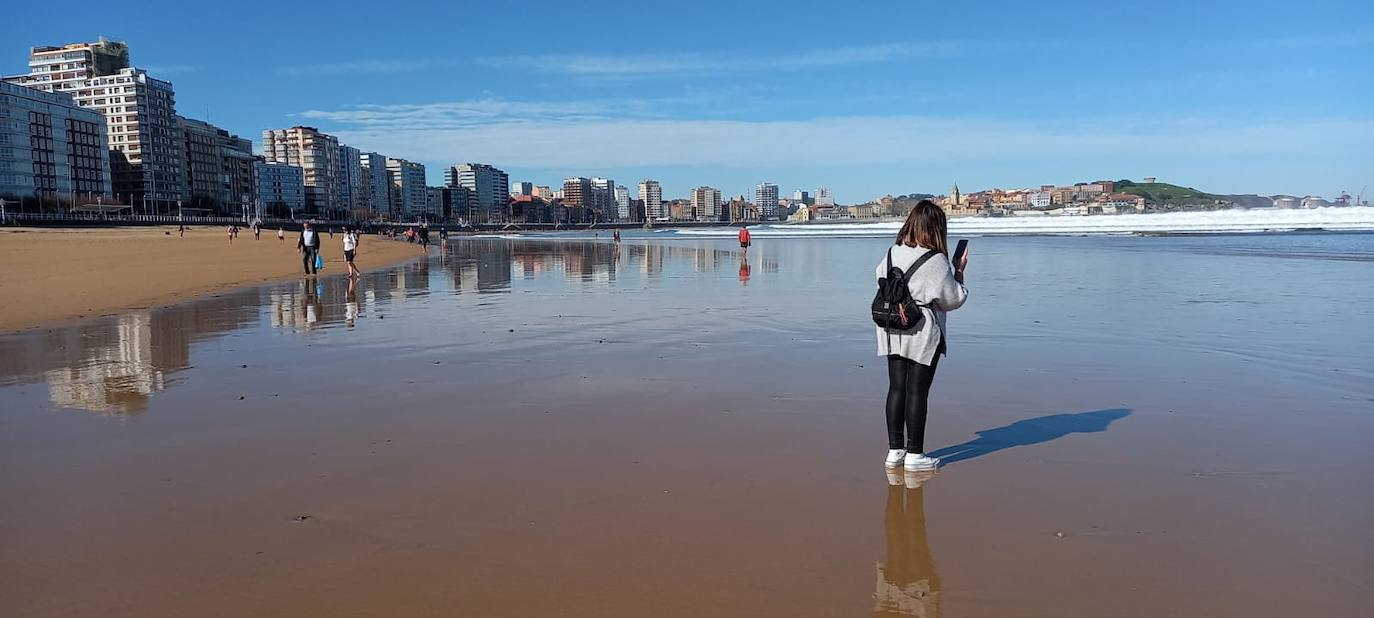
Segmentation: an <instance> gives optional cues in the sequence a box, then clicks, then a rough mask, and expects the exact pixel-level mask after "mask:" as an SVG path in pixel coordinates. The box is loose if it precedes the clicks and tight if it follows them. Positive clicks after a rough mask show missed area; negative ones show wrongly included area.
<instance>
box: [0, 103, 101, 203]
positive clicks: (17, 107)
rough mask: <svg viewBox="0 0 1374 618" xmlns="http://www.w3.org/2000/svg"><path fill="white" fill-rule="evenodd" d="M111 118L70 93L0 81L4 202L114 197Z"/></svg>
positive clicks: (0, 193) (0, 180)
mask: <svg viewBox="0 0 1374 618" xmlns="http://www.w3.org/2000/svg"><path fill="white" fill-rule="evenodd" d="M105 140H106V134H105V118H104V116H102V115H101V114H100V113H99V112H96V111H94V110H90V109H85V108H83V107H81V106H80V105H78V104H77V102H76V100H75V99H74V98H72V96H71V95H70V94H69V93H65V92H44V91H41V90H35V89H33V88H27V87H24V86H19V85H15V84H10V83H5V82H0V198H4V199H10V200H21V199H25V198H39V199H40V200H42V199H47V198H54V199H59V200H60V199H62V198H63V197H65V199H66V200H68V201H70V200H72V199H73V195H75V199H76V201H77V202H78V203H81V202H93V201H96V200H99V199H107V198H111V197H112V196H113V194H112V192H111V186H112V185H111V176H110V155H109V150H107V149H106V146H105Z"/></svg>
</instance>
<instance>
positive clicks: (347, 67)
mask: <svg viewBox="0 0 1374 618" xmlns="http://www.w3.org/2000/svg"><path fill="white" fill-rule="evenodd" d="M454 64H455V63H454V62H453V61H452V60H447V59H444V58H412V59H359V60H349V61H344V62H330V63H324V64H305V65H293V66H283V67H277V68H276V69H275V72H276V73H277V74H279V75H292V76H312V75H346V74H349V73H403V72H410V71H424V70H428V69H435V68H441V67H447V66H453V65H454Z"/></svg>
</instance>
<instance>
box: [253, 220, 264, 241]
mask: <svg viewBox="0 0 1374 618" xmlns="http://www.w3.org/2000/svg"><path fill="white" fill-rule="evenodd" d="M253 240H262V226H261V225H258V224H256V223H254V224H253Z"/></svg>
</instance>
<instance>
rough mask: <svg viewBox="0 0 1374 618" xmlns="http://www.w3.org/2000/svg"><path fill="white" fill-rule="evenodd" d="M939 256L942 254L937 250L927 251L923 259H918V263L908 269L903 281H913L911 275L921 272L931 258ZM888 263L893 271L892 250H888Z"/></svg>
mask: <svg viewBox="0 0 1374 618" xmlns="http://www.w3.org/2000/svg"><path fill="white" fill-rule="evenodd" d="M939 254H940V252H939V251H936V250H934V249H931V250H929V251H926V253H925V255H922V256H921V257H919V258H917V259H916V263H914V264H912V265H911V267H910V268H908V269H906V272H905V273H903V274H902V281H906V282H910V281H911V275H914V274H916V271H917V270H919V269H920V268H921V266H923V265H925V263H926V262H929V261H930V258H933V257H935V256H937V255H939ZM887 263H888V268H889V269H891V268H892V250H891V249H888V250H887Z"/></svg>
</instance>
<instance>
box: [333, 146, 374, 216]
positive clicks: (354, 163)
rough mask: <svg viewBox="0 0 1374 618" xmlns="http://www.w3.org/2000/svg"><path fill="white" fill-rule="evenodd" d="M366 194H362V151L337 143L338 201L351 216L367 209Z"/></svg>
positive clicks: (358, 214)
mask: <svg viewBox="0 0 1374 618" xmlns="http://www.w3.org/2000/svg"><path fill="white" fill-rule="evenodd" d="M367 201H368V200H367V196H365V195H363V153H362V151H361V150H358V149H357V148H354V147H352V146H349V145H347V144H339V203H340V204H341V208H343V209H344V210H345V211H347V212H348V213H349V215H350V216H352V217H357V216H360V215H362V214H363V213H364V212H365V211H366V210H367V206H366V204H367Z"/></svg>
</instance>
